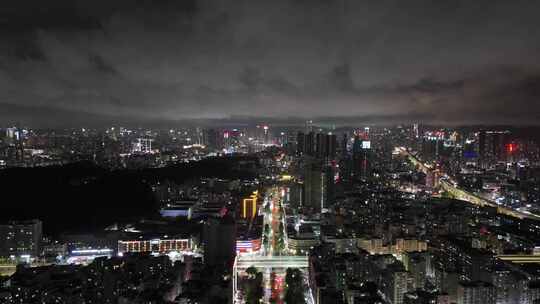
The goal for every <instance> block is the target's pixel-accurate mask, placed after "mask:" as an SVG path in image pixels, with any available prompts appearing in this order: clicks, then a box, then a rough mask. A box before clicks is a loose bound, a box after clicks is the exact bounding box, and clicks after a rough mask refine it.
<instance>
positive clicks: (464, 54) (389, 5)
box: [0, 0, 540, 126]
mask: <svg viewBox="0 0 540 304" xmlns="http://www.w3.org/2000/svg"><path fill="white" fill-rule="evenodd" d="M538 12H540V1H533V0H530V1H520V0H512V1H509V0H489V1H485V0H463V1H458V0H444V1H433V0H425V1H420V0H407V1H397V0H395V1H390V0H387V1H385V0H382V1H381V0H377V1H376V0H372V1H361V0H340V1H332V0H265V1H263V0H201V1H195V0H176V1H157V0H152V1H136V0H132V1H127V0H108V1H103V0H92V1H89V0H49V1H43V0H40V1H33V0H17V1H15V0H3V1H1V2H0V35H1V39H0V122H9V123H11V122H21V123H25V124H31V125H35V126H51V125H69V124H86V123H104V122H109V121H122V122H175V121H182V120H186V119H229V118H230V119H231V120H234V119H238V120H250V119H252V120H258V119H262V118H264V119H267V120H272V119H276V120H280V121H287V120H291V121H294V120H300V119H305V118H313V119H326V120H334V121H336V122H338V123H339V122H349V121H356V120H358V121H366V122H370V123H394V122H412V121H420V122H426V123H440V124H444V123H448V124H483V123H494V124H495V123H496V124H538V123H539V122H540V119H539V118H540V17H539V14H538Z"/></svg>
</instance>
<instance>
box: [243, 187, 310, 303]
mask: <svg viewBox="0 0 540 304" xmlns="http://www.w3.org/2000/svg"><path fill="white" fill-rule="evenodd" d="M285 194H286V191H285V188H283V187H278V186H271V187H269V188H268V189H267V191H266V193H265V197H264V202H263V206H262V210H263V216H264V221H263V222H264V224H263V235H264V236H263V239H266V241H263V244H262V248H261V250H260V252H259V254H258V255H244V256H238V257H237V258H236V261H235V266H234V268H235V269H234V282H233V285H234V287H235V297H234V299H235V302H242V301H241V296H239V294H238V293H239V291H238V290H237V288H236V287H237V281H238V276H239V274H240V273H241V272H243V271H245V269H247V268H249V267H255V268H257V269H259V271H262V273H263V288H264V297H263V303H271V302H272V303H283V299H284V297H285V272H286V270H287V268H299V269H301V270H302V271H304V273H307V269H308V264H309V263H308V258H307V257H306V256H291V255H288V250H287V236H286V234H287V233H286V228H285V216H284V213H283V202H284V200H285ZM264 227H269V229H268V231H266V230H267V229H265V228H264ZM306 282H307V280H306ZM306 291H307V292H306V303H313V300H312V299H311V293H310V292H309V288H306Z"/></svg>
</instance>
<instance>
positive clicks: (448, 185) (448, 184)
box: [396, 147, 540, 220]
mask: <svg viewBox="0 0 540 304" xmlns="http://www.w3.org/2000/svg"><path fill="white" fill-rule="evenodd" d="M396 150H397V151H398V152H399V153H400V154H401V155H405V156H407V158H408V159H409V161H410V162H411V163H412V164H414V165H415V166H416V167H417V168H418V169H419V170H420V171H422V172H423V173H425V174H428V173H429V172H432V171H433V170H434V169H433V167H432V166H430V165H428V164H425V163H424V162H423V161H421V160H420V159H419V158H418V157H417V156H415V155H413V154H411V153H410V152H409V151H408V150H407V149H406V148H404V147H396ZM438 178H439V180H438V183H439V184H440V186H441V188H442V189H443V190H445V191H447V192H449V193H450V194H452V196H454V197H455V198H457V199H460V200H462V201H466V202H469V203H471V204H474V205H478V206H481V207H486V206H488V207H493V208H497V212H498V213H500V214H504V215H508V216H512V217H516V218H520V219H524V218H528V219H535V220H540V216H538V215H536V214H533V213H530V212H526V211H521V210H517V209H512V208H509V207H505V206H501V205H499V204H497V203H495V202H492V201H490V200H487V199H485V198H483V197H481V196H479V195H477V194H475V193H472V192H470V191H466V190H464V189H461V188H459V187H458V186H457V184H456V183H455V182H454V181H452V180H451V179H450V178H449V177H448V176H447V175H446V174H442V177H438Z"/></svg>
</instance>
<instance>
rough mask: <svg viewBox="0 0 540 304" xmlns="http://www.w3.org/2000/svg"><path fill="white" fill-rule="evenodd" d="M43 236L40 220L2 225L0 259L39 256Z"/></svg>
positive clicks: (0, 231) (0, 230)
mask: <svg viewBox="0 0 540 304" xmlns="http://www.w3.org/2000/svg"><path fill="white" fill-rule="evenodd" d="M42 234H43V228H42V223H41V221H39V220H31V221H18V222H8V223H3V224H0V257H2V258H10V257H15V258H21V257H29V256H32V257H37V256H39V254H40V248H41V237H42Z"/></svg>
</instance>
